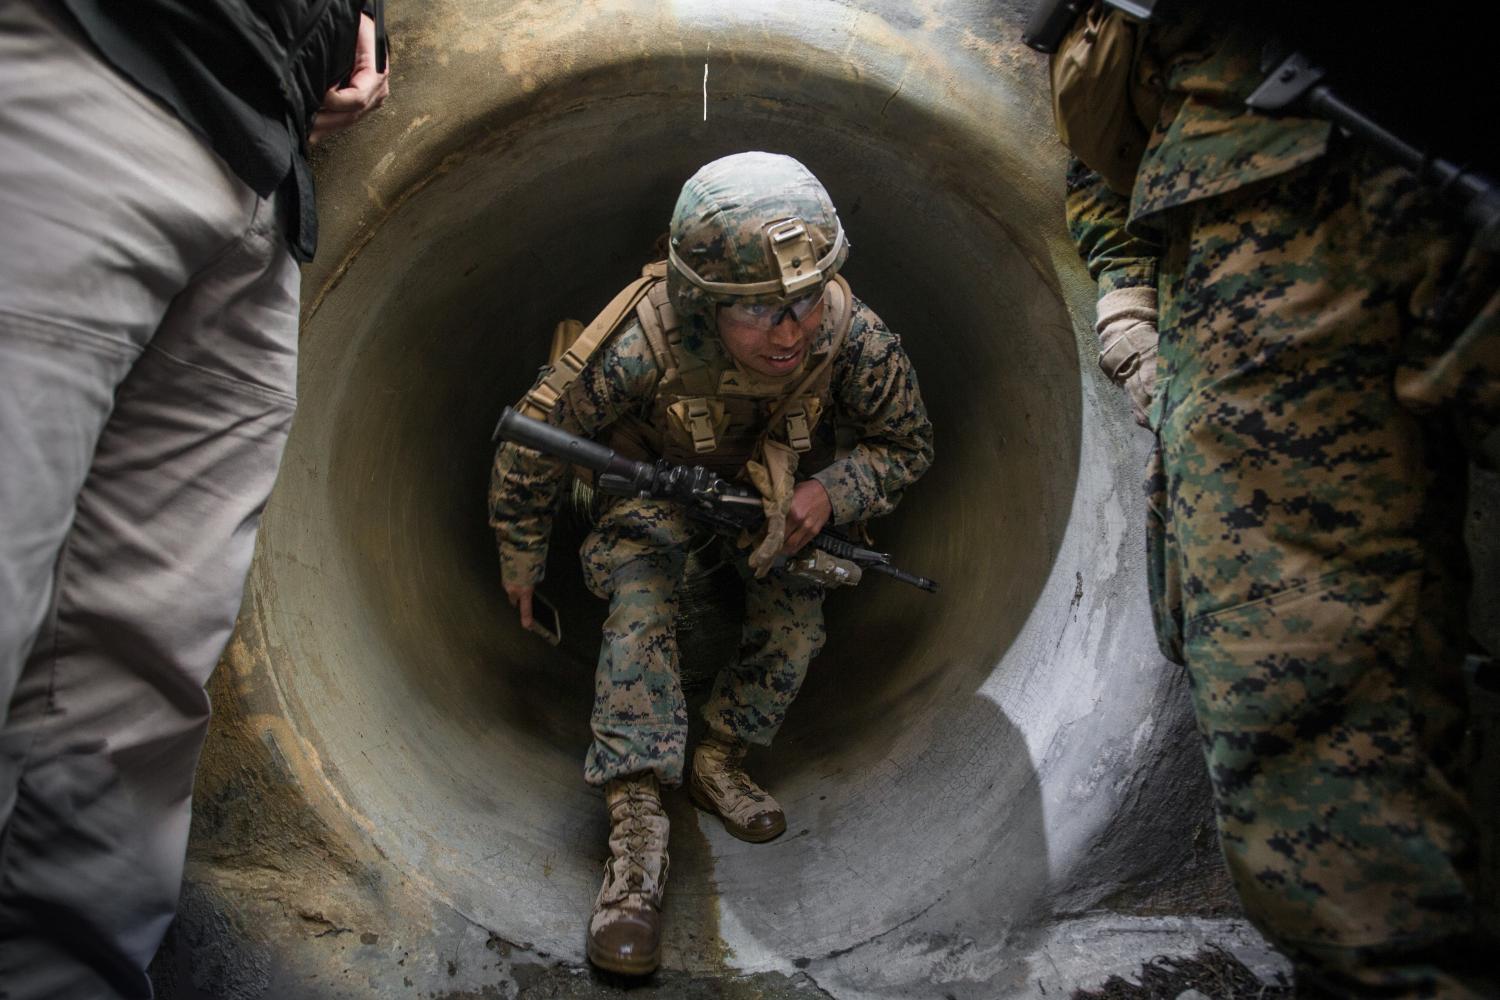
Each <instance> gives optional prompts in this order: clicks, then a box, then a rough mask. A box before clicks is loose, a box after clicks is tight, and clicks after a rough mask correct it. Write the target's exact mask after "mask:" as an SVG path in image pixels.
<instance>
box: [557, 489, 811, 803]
mask: <svg viewBox="0 0 1500 1000" xmlns="http://www.w3.org/2000/svg"><path fill="white" fill-rule="evenodd" d="M702 538H703V533H702V529H701V528H699V527H698V526H696V525H694V524H693V523H692V522H691V521H689V520H688V517H687V514H686V512H685V511H684V510H683V508H682V507H681V506H680V505H677V504H672V503H667V502H665V501H660V500H638V499H633V498H626V499H620V500H616V501H615V502H614V503H613V505H611V506H610V508H609V509H608V510H606V511H605V512H604V514H603V515H602V516H601V517H600V519H599V523H598V524H597V525H595V527H594V530H593V531H591V532H590V533H589V536H588V537H587V538H586V539H585V540H584V543H583V547H582V549H581V556H582V559H583V571H584V580H585V582H586V583H587V584H588V586H589V589H590V590H592V591H593V592H594V594H595V595H597V596H598V597H601V598H603V599H605V600H607V601H608V602H609V615H608V617H607V618H606V619H605V621H604V639H603V642H602V643H601V644H600V648H599V663H598V666H597V667H596V668H595V671H594V709H593V714H592V716H591V719H590V725H591V727H592V729H593V733H594V741H593V744H592V745H591V746H590V747H589V751H588V755H587V757H586V758H585V762H584V779H585V780H586V781H588V783H589V784H591V785H602V784H604V783H605V782H606V781H608V780H610V779H611V778H616V777H620V776H622V775H627V774H635V773H638V772H640V771H654V772H655V773H656V775H657V776H658V777H659V778H660V780H661V782H662V783H663V784H665V785H678V784H681V782H682V775H683V764H684V751H685V748H686V745H687V730H688V721H687V707H686V702H685V701H684V699H683V694H682V683H681V679H680V676H681V675H680V673H679V669H678V660H677V636H676V631H675V629H676V619H677V610H678V609H677V587H678V584H679V583H680V582H681V580H682V568H683V563H684V561H685V559H686V555H687V552H688V551H689V549H690V548H692V547H693V546H694V544H695V543H697V542H699V541H701V540H702ZM743 561H744V555H743V553H739V554H738V560H737V563H736V564H737V565H738V564H740V563H743ZM743 575H744V576H745V577H746V579H745V620H744V625H743V628H742V632H741V638H740V648H739V655H738V657H737V658H736V660H735V661H734V662H733V663H731V664H730V665H728V666H726V667H725V668H724V669H723V670H721V671H720V672H719V675H718V676H717V677H716V678H715V679H714V683H713V687H712V691H711V694H710V696H709V699H708V702H707V703H706V704H705V705H704V707H703V716H704V719H705V721H706V722H707V723H708V725H709V727H710V729H713V730H717V731H719V732H721V733H724V734H726V735H729V736H733V737H738V738H739V739H742V740H745V741H746V742H749V743H755V744H759V745H762V746H765V745H769V744H770V742H771V739H772V737H774V736H775V735H776V731H777V730H778V729H779V728H780V727H781V723H782V722H783V721H784V720H785V718H786V712H787V708H788V707H789V706H790V705H791V703H792V701H793V700H794V699H795V698H796V697H797V692H798V691H799V690H800V689H801V687H802V680H803V678H804V677H806V675H807V666H808V664H809V663H810V662H811V661H812V658H813V657H814V656H816V655H817V653H818V651H819V650H820V649H822V647H823V639H824V631H823V588H822V587H821V586H819V585H818V584H816V583H812V582H810V581H806V580H801V579H799V578H797V577H794V576H791V575H789V574H786V573H783V572H781V571H779V570H773V571H772V572H770V573H769V574H767V575H766V576H764V577H762V578H760V579H756V578H755V577H753V576H750V575H749V574H748V573H746V574H743Z"/></svg>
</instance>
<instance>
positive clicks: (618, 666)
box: [490, 300, 932, 785]
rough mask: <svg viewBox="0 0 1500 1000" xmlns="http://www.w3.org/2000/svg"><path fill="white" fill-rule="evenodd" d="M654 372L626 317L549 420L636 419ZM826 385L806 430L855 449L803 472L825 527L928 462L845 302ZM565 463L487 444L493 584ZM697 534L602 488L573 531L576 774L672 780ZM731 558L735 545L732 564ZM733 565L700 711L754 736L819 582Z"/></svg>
mask: <svg viewBox="0 0 1500 1000" xmlns="http://www.w3.org/2000/svg"><path fill="white" fill-rule="evenodd" d="M830 312H831V311H830ZM832 338H833V329H832V318H831V316H825V321H824V324H823V327H822V329H821V330H820V331H819V333H818V335H817V338H816V339H815V343H814V346H813V352H814V353H816V351H817V348H818V345H819V344H827V343H829V342H831V340H832ZM683 340H684V343H685V344H686V345H688V346H689V347H690V349H691V350H692V351H694V352H695V353H696V354H698V355H700V356H702V357H705V358H706V359H708V360H709V361H710V362H711V363H716V364H729V363H730V362H728V361H727V355H725V354H724V353H723V348H722V346H721V345H720V343H719V340H718V338H717V336H715V335H712V334H709V333H707V332H706V331H705V330H703V329H702V328H701V326H696V325H694V326H690V325H689V324H687V323H684V329H683ZM661 375H662V373H661V371H659V370H658V368H657V363H656V361H655V358H654V355H653V352H652V351H651V349H650V346H649V344H648V343H647V341H646V337H645V334H644V332H643V331H642V329H641V327H640V324H639V322H638V321H635V320H632V321H631V322H629V323H627V324H626V325H624V326H623V327H622V329H621V330H620V331H619V332H618V333H616V334H615V335H614V336H613V337H611V338H610V340H609V341H607V342H606V343H605V345H604V346H603V347H602V348H601V349H600V350H599V351H598V352H597V353H596V354H595V355H594V357H593V358H592V359H591V360H590V362H589V364H588V365H587V366H586V367H585V368H584V370H583V372H582V373H580V375H579V376H578V378H577V379H576V380H575V381H574V382H573V383H572V385H571V386H569V388H568V391H567V392H566V393H565V394H564V396H563V398H562V399H560V400H559V401H558V403H557V405H556V406H554V407H553V411H552V413H551V414H550V415H549V417H548V420H549V422H550V423H553V424H555V425H557V426H560V427H562V428H563V429H565V430H567V431H570V432H572V433H574V434H580V435H583V436H585V437H592V436H595V435H597V434H598V433H599V432H600V431H602V430H604V429H605V428H607V427H608V426H609V425H611V424H612V423H614V422H615V421H617V420H619V419H620V418H621V417H622V416H624V415H626V414H635V415H637V416H639V417H641V418H642V419H646V418H648V417H649V416H650V414H651V412H652V403H653V400H654V394H655V390H656V387H657V384H658V382H659V380H660V378H661ZM832 394H833V406H834V413H833V415H832V416H833V419H829V418H828V417H826V416H825V418H824V420H823V421H822V423H821V424H820V425H819V426H820V428H825V429H826V432H827V433H830V434H831V433H832V427H833V424H834V422H835V421H837V422H838V423H840V424H844V425H850V426H852V427H853V428H854V430H855V432H856V436H857V438H858V444H857V446H856V447H855V448H854V450H853V451H852V452H850V453H849V454H848V455H847V456H845V457H843V458H840V459H838V460H836V461H835V462H833V464H831V465H829V466H828V467H826V468H824V469H823V470H821V471H819V472H817V473H816V475H815V476H814V478H816V479H817V480H818V481H819V482H820V483H822V484H823V486H824V488H825V489H826V490H827V492H828V497H829V500H830V501H831V504H832V508H833V514H832V518H831V523H835V524H848V523H851V522H856V521H864V520H867V519H869V518H872V517H876V516H879V515H881V514H886V513H889V512H890V511H891V510H893V509H894V508H895V506H896V503H897V501H898V500H899V499H900V496H901V493H902V491H903V490H904V489H905V488H906V487H907V486H908V485H910V484H911V483H912V482H914V481H915V480H916V479H917V478H918V477H919V476H921V474H922V473H923V472H925V471H926V469H927V467H928V465H930V464H931V461H932V426H931V424H930V422H929V421H928V419H927V411H926V408H925V406H924V405H923V403H922V397H921V393H920V391H919V390H918V387H917V380H916V374H915V372H913V370H912V367H911V363H910V361H908V359H907V357H906V353H905V352H904V351H903V350H902V349H901V343H900V340H899V339H898V338H897V337H896V336H895V335H894V334H893V333H891V332H890V331H889V330H888V329H887V328H886V326H885V324H884V323H882V322H881V320H880V318H879V317H878V316H876V315H875V313H874V312H873V311H872V310H870V309H869V307H867V306H865V305H864V304H862V303H860V302H858V301H857V300H856V302H855V305H854V313H853V320H852V324H851V326H850V330H849V333H848V336H847V337H846V338H845V341H844V344H843V347H842V349H841V350H840V351H839V353H838V355H837V356H836V358H835V360H834V362H833V380H832ZM774 402H775V400H770V401H769V403H774ZM564 472H565V467H564V465H563V463H561V462H560V461H558V460H556V459H553V458H550V457H548V456H545V455H541V454H539V453H537V452H534V451H531V450H530V449H526V448H521V447H519V446H516V445H513V444H505V445H502V446H501V447H500V448H499V449H498V450H497V451H496V453H495V464H494V470H493V474H492V478H491V489H490V521H491V524H492V525H493V526H494V528H495V532H496V537H497V539H498V541H499V545H500V553H501V571H502V575H503V578H504V579H505V581H506V582H508V583H527V584H535V583H537V582H538V581H540V580H541V577H542V572H543V568H544V565H545V563H546V554H547V540H548V536H549V535H550V533H551V520H552V511H553V508H554V507H555V505H556V502H557V498H558V494H559V491H560V488H561V485H562V482H563V479H564ZM701 531H702V529H700V528H698V527H697V526H695V525H693V524H692V523H691V522H690V521H689V520H688V518H687V516H686V513H685V512H684V510H683V509H682V508H681V507H679V506H676V505H672V504H668V503H662V502H655V501H646V500H636V499H617V500H615V501H614V502H613V503H612V505H611V506H610V507H609V508H608V509H606V510H605V512H604V513H603V515H602V516H601V518H600V520H599V522H598V524H597V525H596V526H595V527H594V530H593V531H592V532H591V533H590V534H589V536H588V538H587V539H585V541H584V544H583V547H582V549H581V557H582V560H583V571H584V578H585V580H586V581H587V582H588V585H589V587H590V589H591V590H593V592H594V593H595V594H597V595H598V596H600V597H602V598H604V599H605V600H607V601H609V616H608V618H607V619H606V620H605V624H604V641H603V644H602V646H601V648H600V651H599V664H598V667H597V670H596V672H595V697H594V711H593V717H592V726H593V731H594V742H593V745H592V746H591V747H590V748H589V751H588V755H587V758H586V762H585V772H584V774H585V778H586V780H587V781H588V782H589V783H590V784H593V785H603V784H604V783H605V782H606V781H608V780H609V779H611V778H615V777H622V776H624V775H628V774H632V773H636V772H640V771H646V770H649V771H654V772H655V773H656V774H657V776H658V777H659V778H660V780H661V781H662V783H663V784H667V785H676V784H679V783H680V782H681V780H682V773H683V754H684V746H685V743H686V740H687V713H686V708H685V705H684V702H683V696H682V688H681V683H680V680H679V675H678V661H677V642H676V636H675V635H674V632H673V622H674V620H675V617H676V589H677V585H678V582H679V581H680V579H681V576H682V566H683V561H684V559H685V556H686V553H687V551H688V549H689V547H690V546H691V545H692V544H693V542H694V540H695V539H697V538H701ZM743 562H744V555H743V553H740V554H738V556H737V565H738V564H743ZM743 569H744V567H743V566H742V576H745V577H746V581H745V588H746V591H745V598H746V602H745V603H746V612H745V621H744V626H743V632H742V637H741V641H740V652H739V656H738V658H737V660H736V662H734V663H733V664H731V665H730V666H728V667H726V668H725V669H724V670H723V671H722V672H721V673H720V674H719V676H718V677H717V679H716V680H715V682H714V685H713V689H712V692H711V694H710V697H709V700H708V703H707V704H706V705H705V706H704V718H705V721H706V722H707V723H708V724H709V726H710V727H711V728H712V729H714V730H717V731H719V732H721V733H723V734H725V735H727V736H730V737H737V738H739V739H742V740H745V741H747V742H750V743H753V744H759V745H767V744H769V743H770V742H771V739H772V737H774V736H775V734H776V731H777V729H778V728H779V727H780V726H781V723H782V721H783V720H784V719H785V717H786V711H787V707H788V706H789V705H790V704H791V703H792V701H793V699H795V698H796V696H797V691H798V690H799V688H800V687H801V685H802V680H803V677H804V676H805V675H806V672H807V666H808V663H809V662H810V661H811V660H812V658H813V657H814V656H815V655H816V654H817V653H818V651H819V650H820V649H821V648H822V645H823V636H824V632H823V611H822V601H823V588H822V587H821V586H820V585H818V584H816V583H812V582H809V581H807V580H804V579H801V578H798V577H795V576H791V575H789V574H786V573H783V572H782V571H780V570H772V571H771V572H770V573H769V574H768V575H767V576H765V577H764V578H761V579H758V580H757V579H754V578H753V577H750V576H749V575H748V573H745V572H743Z"/></svg>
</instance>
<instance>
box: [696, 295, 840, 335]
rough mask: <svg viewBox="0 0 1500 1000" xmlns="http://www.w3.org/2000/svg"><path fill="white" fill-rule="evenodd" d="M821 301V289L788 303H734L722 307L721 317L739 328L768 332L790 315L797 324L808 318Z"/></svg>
mask: <svg viewBox="0 0 1500 1000" xmlns="http://www.w3.org/2000/svg"><path fill="white" fill-rule="evenodd" d="M822 301H823V289H821V288H819V289H818V290H817V291H815V292H810V293H808V294H807V295H800V296H798V297H797V298H795V299H792V300H791V301H790V302H757V303H754V304H750V303H738V302H737V303H735V304H734V305H728V306H724V307H722V308H723V311H722V313H721V315H722V316H723V317H724V318H725V319H727V320H729V321H730V322H733V323H736V324H738V325H741V326H753V327H755V328H756V329H758V330H770V329H772V328H773V327H775V326H777V325H779V324H780V323H781V321H782V319H783V318H785V317H786V316H788V315H790V316H791V317H792V318H793V319H795V320H796V321H797V322H798V323H800V322H802V321H803V320H805V319H806V318H807V317H808V314H809V313H811V312H812V311H813V310H814V309H816V308H817V306H818V303H819V302H822Z"/></svg>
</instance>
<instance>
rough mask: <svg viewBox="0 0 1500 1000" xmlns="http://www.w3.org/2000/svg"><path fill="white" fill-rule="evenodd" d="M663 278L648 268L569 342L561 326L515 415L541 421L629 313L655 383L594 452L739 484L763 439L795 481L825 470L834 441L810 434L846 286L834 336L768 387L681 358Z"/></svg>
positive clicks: (720, 366) (827, 393) (757, 379)
mask: <svg viewBox="0 0 1500 1000" xmlns="http://www.w3.org/2000/svg"><path fill="white" fill-rule="evenodd" d="M665 274H666V271H665V265H664V264H661V263H659V264H653V265H651V266H649V267H647V268H646V270H645V272H644V274H643V276H642V278H641V279H639V280H638V281H636V282H635V283H634V284H632V285H631V286H629V287H627V288H626V289H625V290H624V291H622V292H621V293H620V294H619V295H618V296H616V297H615V299H614V301H612V302H611V303H610V304H609V305H608V306H606V307H605V309H604V311H603V312H602V313H600V314H599V316H598V317H596V318H595V319H594V321H593V322H592V323H590V324H589V326H588V327H587V328H583V329H582V330H581V332H577V333H576V338H575V331H578V330H579V328H578V325H577V324H576V323H575V324H572V326H571V327H568V326H567V325H566V324H564V325H560V326H559V328H558V332H557V334H556V335H554V340H553V367H552V371H551V372H550V373H549V374H548V375H547V377H546V378H544V379H543V380H542V381H541V382H540V383H538V384H537V386H536V387H535V388H533V389H532V391H531V392H528V393H527V394H526V398H525V399H524V400H523V401H522V404H521V410H522V412H523V413H526V414H527V415H528V416H536V417H539V418H545V416H546V414H547V413H548V412H550V411H551V409H552V405H553V403H555V402H556V400H557V398H558V397H559V396H560V395H561V394H562V392H563V391H564V390H565V389H566V388H567V386H568V385H569V384H570V383H572V381H573V380H574V379H575V378H577V376H578V373H579V372H581V371H582V370H583V367H584V365H585V364H587V363H588V360H589V358H590V357H592V356H593V354H594V353H595V352H596V351H597V350H598V348H599V347H600V346H601V345H602V344H603V343H604V342H605V341H606V340H607V339H608V338H609V335H610V334H612V333H614V332H615V331H616V330H618V329H620V328H621V327H623V325H624V320H625V318H626V316H627V315H629V314H630V313H631V312H632V311H633V312H634V314H635V318H636V319H637V320H638V321H639V322H640V324H641V329H642V331H643V332H644V334H645V337H646V342H647V344H648V345H650V348H651V351H652V354H653V355H654V357H655V360H656V365H657V368H658V370H659V371H661V373H662V375H661V380H660V381H659V382H658V383H657V390H656V397H655V399H654V401H653V402H652V405H651V411H650V417H649V419H642V418H641V417H639V416H636V415H634V414H631V415H627V416H625V417H623V418H622V419H620V420H619V421H617V422H616V423H614V424H612V425H611V426H610V427H608V428H606V429H605V430H604V431H603V432H601V434H600V435H599V441H600V443H601V444H605V445H607V446H609V447H610V448H613V449H614V450H615V451H617V452H619V453H620V454H621V455H624V456H626V457H628V458H633V459H637V460H641V461H654V460H655V459H658V458H664V459H666V460H667V461H669V462H673V463H678V464H683V465H701V466H703V467H704V468H707V469H709V470H710V471H712V472H714V473H715V474H717V475H719V476H722V477H724V478H726V479H732V478H734V477H735V476H737V475H738V474H739V473H740V471H741V469H742V468H743V467H744V465H745V462H746V461H748V460H749V459H751V458H753V457H755V454H756V452H757V450H758V449H759V446H760V442H761V439H762V438H763V437H771V438H774V439H775V440H778V441H781V442H783V443H785V444H787V445H789V446H790V447H791V448H792V449H793V450H794V451H796V452H798V453H799V455H800V456H801V458H800V461H799V462H798V466H797V469H798V473H799V474H800V475H802V476H808V475H811V474H812V473H814V472H817V471H818V470H819V469H822V468H824V467H825V466H827V465H828V464H829V463H831V462H832V461H833V459H834V442H833V434H832V433H824V434H822V435H819V434H818V433H817V430H818V426H819V424H820V422H821V421H822V420H823V418H824V416H825V415H826V414H828V413H829V411H830V410H831V409H832V405H833V392H832V385H833V362H834V359H835V358H836V357H837V356H838V352H839V350H840V348H842V347H843V344H844V340H845V339H846V338H847V336H848V333H849V328H850V326H851V324H852V319H853V313H854V296H853V294H852V293H851V292H850V291H849V286H848V284H847V283H846V282H845V281H844V279H843V278H841V277H838V276H835V277H834V278H833V279H832V280H831V281H830V282H829V283H828V291H827V295H828V301H827V305H826V308H828V309H829V310H831V315H832V317H833V335H832V337H830V338H829V339H828V341H827V342H826V343H825V344H821V345H820V344H818V343H816V342H815V343H814V344H813V348H814V350H813V351H812V352H811V353H810V354H809V356H808V357H807V359H806V360H805V361H804V362H803V365H802V367H801V368H799V369H798V370H797V371H796V372H794V373H792V374H790V375H787V376H784V377H781V378H772V377H769V376H762V375H757V374H755V373H754V372H749V371H746V370H744V369H743V368H741V367H740V366H739V365H737V364H735V363H734V361H733V359H731V358H729V357H728V355H727V353H726V354H725V355H724V356H723V358H722V359H705V358H701V357H698V356H697V355H695V354H692V353H690V352H689V351H687V350H686V349H685V348H684V347H683V345H682V330H681V323H680V321H679V320H678V317H677V311H676V310H675V309H674V308H673V307H672V303H671V300H670V299H669V298H668V296H667V282H666V278H665ZM569 341H571V343H569ZM830 419H831V418H830ZM580 473H581V470H575V474H580Z"/></svg>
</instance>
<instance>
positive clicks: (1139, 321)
mask: <svg viewBox="0 0 1500 1000" xmlns="http://www.w3.org/2000/svg"><path fill="white" fill-rule="evenodd" d="M1094 331H1095V332H1096V333H1098V334H1099V368H1100V370H1102V371H1103V372H1104V374H1105V375H1108V376H1109V380H1110V381H1111V382H1113V383H1114V384H1115V385H1121V386H1124V387H1125V391H1126V392H1128V393H1130V409H1131V412H1132V413H1134V414H1135V422H1136V423H1138V424H1140V425H1141V426H1142V427H1149V426H1150V424H1149V423H1148V422H1147V420H1146V413H1147V411H1148V410H1149V409H1150V408H1151V397H1152V396H1153V395H1155V394H1156V341H1157V335H1156V289H1154V288H1116V289H1115V290H1114V291H1112V292H1106V293H1105V294H1104V295H1102V296H1100V297H1099V322H1098V323H1096V324H1095V325H1094Z"/></svg>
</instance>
